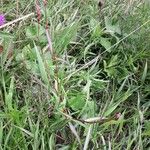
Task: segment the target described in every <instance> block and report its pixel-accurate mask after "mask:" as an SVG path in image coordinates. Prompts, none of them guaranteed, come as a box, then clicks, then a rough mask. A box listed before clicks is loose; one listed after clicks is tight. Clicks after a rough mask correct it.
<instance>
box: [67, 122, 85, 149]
mask: <svg viewBox="0 0 150 150" xmlns="http://www.w3.org/2000/svg"><path fill="white" fill-rule="evenodd" d="M68 124H69V128H70V130H71V131H72V133H73V134H74V135H75V137H76V138H77V141H78V142H79V144H80V146H81V147H82V145H81V139H80V137H79V135H78V133H77V131H76V129H75V127H74V126H73V124H72V123H71V122H69V123H68Z"/></svg>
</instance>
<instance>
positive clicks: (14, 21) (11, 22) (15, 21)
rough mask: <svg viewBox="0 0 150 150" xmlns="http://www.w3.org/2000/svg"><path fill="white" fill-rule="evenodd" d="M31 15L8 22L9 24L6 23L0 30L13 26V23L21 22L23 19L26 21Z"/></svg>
mask: <svg viewBox="0 0 150 150" xmlns="http://www.w3.org/2000/svg"><path fill="white" fill-rule="evenodd" d="M33 15H34V13H30V14H28V15H25V16H23V17H20V18H18V19H15V20H13V21H10V22H8V23H6V24H4V25H2V26H0V29H2V28H5V27H7V26H10V25H12V24H14V23H17V22H19V21H21V20H25V19H27V18H29V17H31V16H33Z"/></svg>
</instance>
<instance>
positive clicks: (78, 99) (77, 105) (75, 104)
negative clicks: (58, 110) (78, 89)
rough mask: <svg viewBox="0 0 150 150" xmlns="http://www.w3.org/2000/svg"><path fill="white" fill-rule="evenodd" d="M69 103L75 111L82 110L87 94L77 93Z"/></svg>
mask: <svg viewBox="0 0 150 150" xmlns="http://www.w3.org/2000/svg"><path fill="white" fill-rule="evenodd" d="M68 104H69V106H70V107H71V108H72V109H73V110H75V111H77V110H81V109H82V108H83V107H84V105H85V96H84V95H83V94H82V93H77V94H76V95H75V96H72V97H71V98H70V99H69V100H68Z"/></svg>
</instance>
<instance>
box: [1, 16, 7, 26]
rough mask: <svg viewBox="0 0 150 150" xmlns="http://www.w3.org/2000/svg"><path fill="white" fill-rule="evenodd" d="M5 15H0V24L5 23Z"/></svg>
mask: <svg viewBox="0 0 150 150" xmlns="http://www.w3.org/2000/svg"><path fill="white" fill-rule="evenodd" d="M5 21H6V20H5V16H4V15H0V26H1V25H3V24H4V23H5Z"/></svg>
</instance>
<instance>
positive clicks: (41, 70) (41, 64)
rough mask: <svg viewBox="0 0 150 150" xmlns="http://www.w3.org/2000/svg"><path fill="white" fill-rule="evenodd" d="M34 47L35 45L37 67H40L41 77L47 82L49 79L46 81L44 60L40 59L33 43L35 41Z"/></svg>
mask: <svg viewBox="0 0 150 150" xmlns="http://www.w3.org/2000/svg"><path fill="white" fill-rule="evenodd" d="M34 47H35V51H36V55H37V60H38V64H39V69H40V73H41V77H42V79H43V81H44V82H45V83H46V84H48V83H49V81H48V77H47V72H46V69H45V66H44V62H43V60H42V57H41V55H40V52H39V50H38V48H37V46H36V45H35V43H34Z"/></svg>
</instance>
